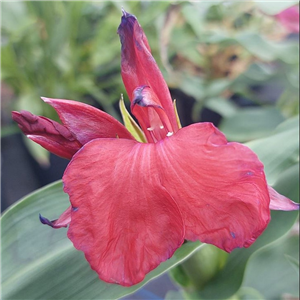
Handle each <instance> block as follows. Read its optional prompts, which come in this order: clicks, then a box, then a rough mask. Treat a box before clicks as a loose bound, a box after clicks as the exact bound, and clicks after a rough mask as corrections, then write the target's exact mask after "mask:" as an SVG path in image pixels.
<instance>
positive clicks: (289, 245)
mask: <svg viewBox="0 0 300 300" xmlns="http://www.w3.org/2000/svg"><path fill="white" fill-rule="evenodd" d="M287 255H288V256H289V257H291V258H293V259H294V260H296V259H297V257H298V255H299V236H288V237H284V238H283V239H280V240H278V241H276V242H275V243H272V244H270V245H268V246H266V247H264V248H262V249H260V250H259V251H257V252H256V253H255V254H253V256H252V257H251V258H250V260H249V262H248V264H247V267H246V272H245V276H244V281H243V287H251V288H254V289H256V290H257V291H259V292H260V293H261V294H262V295H263V296H264V297H265V298H266V299H280V298H281V296H282V295H283V294H290V295H293V296H296V297H299V278H298V276H296V273H295V270H294V268H293V266H292V265H291V264H290V262H289V261H288V260H287V258H286V256H287Z"/></svg>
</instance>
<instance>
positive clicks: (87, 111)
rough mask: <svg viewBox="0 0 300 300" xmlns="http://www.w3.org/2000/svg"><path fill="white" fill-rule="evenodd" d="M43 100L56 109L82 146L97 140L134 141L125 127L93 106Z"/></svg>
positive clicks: (65, 101)
mask: <svg viewBox="0 0 300 300" xmlns="http://www.w3.org/2000/svg"><path fill="white" fill-rule="evenodd" d="M42 99H43V100H44V101H45V102H47V103H48V104H50V105H51V106H52V107H54V108H55V110H56V111H57V113H58V115H59V118H60V119H61V121H62V123H63V124H64V125H65V126H66V127H67V128H68V129H69V130H70V131H71V132H72V133H73V135H74V136H75V137H76V138H77V140H78V141H79V142H80V143H82V144H86V143H87V142H89V141H91V140H93V139H96V138H116V137H118V138H124V139H133V137H132V135H131V134H130V133H129V131H128V130H127V129H126V128H125V126H124V125H122V124H121V123H120V122H119V121H117V120H116V119H114V118H113V117H112V116H110V115H109V114H107V113H105V112H103V111H101V110H99V109H97V108H95V107H93V106H91V105H88V104H84V103H81V102H77V101H72V100H62V99H49V98H42Z"/></svg>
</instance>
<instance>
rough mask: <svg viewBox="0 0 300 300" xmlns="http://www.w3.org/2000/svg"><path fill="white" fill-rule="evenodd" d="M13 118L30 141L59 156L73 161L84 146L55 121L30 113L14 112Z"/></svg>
mask: <svg viewBox="0 0 300 300" xmlns="http://www.w3.org/2000/svg"><path fill="white" fill-rule="evenodd" d="M12 118H13V120H14V121H15V122H17V123H18V126H19V127H20V129H21V130H22V131H23V133H24V134H25V135H27V137H28V138H29V139H31V140H33V141H34V142H36V143H38V144H39V145H41V146H42V147H44V148H45V149H47V150H48V151H50V152H52V153H54V154H56V155H58V156H61V157H64V158H67V159H71V158H72V156H73V155H74V154H75V153H76V152H77V151H78V150H79V149H80V148H81V146H82V144H81V143H80V142H79V141H77V140H76V139H75V137H74V136H73V135H72V133H71V132H70V131H69V129H68V128H66V127H65V126H63V125H61V124H59V123H57V122H55V121H53V120H50V119H48V118H45V117H39V116H36V115H33V114H32V113H30V112H28V111H21V112H16V111H13V112H12Z"/></svg>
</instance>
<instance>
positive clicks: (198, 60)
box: [1, 1, 299, 299]
mask: <svg viewBox="0 0 300 300" xmlns="http://www.w3.org/2000/svg"><path fill="white" fill-rule="evenodd" d="M296 3H298V1H291V2H272V3H271V2H259V1H247V2H235V1H226V2H224V1H213V2H184V1H182V2H174V3H172V2H163V1H154V2H147V1H143V2H139V1H135V2H133V1H132V2H131V1H124V2H122V1H118V2H88V1H85V2H79V1H73V2H72V1H70V2H69V1H53V2H50V1H48V2H42V1H41V2H40V1H26V2H1V127H2V130H1V142H2V150H1V156H2V157H1V158H2V165H1V167H2V177H1V180H2V181H1V183H2V184H1V196H2V197H1V198H2V211H3V210H5V209H6V208H7V207H9V206H10V205H11V204H13V203H14V202H15V201H17V200H18V199H20V198H21V197H23V196H24V195H26V194H28V193H30V192H31V191H33V190H35V189H37V188H39V187H42V186H44V185H46V184H48V183H50V182H53V181H55V180H58V179H61V177H62V174H63V171H64V169H65V167H66V165H67V164H68V161H67V160H64V159H61V158H58V157H56V156H54V155H51V154H49V153H48V152H47V151H45V150H44V149H42V148H41V147H40V146H38V145H36V144H34V143H32V142H31V141H30V140H28V139H27V138H26V137H24V136H23V135H22V134H21V133H20V130H19V129H18V127H17V126H16V124H15V123H13V122H12V119H11V111H13V110H18V111H19V110H28V111H30V112H32V113H34V114H36V115H43V116H47V117H48V118H51V119H54V120H58V117H57V115H56V113H55V111H54V110H53V109H52V108H51V107H50V106H48V105H47V104H45V103H43V102H42V101H41V99H40V97H41V96H45V97H50V98H51V97H52V98H60V99H72V100H77V101H82V102H85V103H88V104H91V105H94V106H96V107H98V108H100V109H102V110H104V111H106V112H108V113H109V114H111V115H112V116H114V117H115V118H117V119H119V120H121V118H120V113H119V109H118V101H119V99H120V95H121V94H123V93H124V98H125V101H127V105H128V97H127V95H126V92H125V88H124V86H123V83H122V80H121V76H120V42H119V37H118V35H117V27H118V24H119V22H120V18H121V8H122V7H123V8H124V9H125V10H127V11H128V12H130V13H132V14H134V15H136V16H137V17H138V19H139V22H140V23H141V25H142V27H143V28H144V31H145V33H146V35H147V37H148V40H149V44H150V46H151V48H152V53H153V56H154V57H155V59H156V61H157V63H158V64H159V66H160V68H161V70H162V72H163V74H164V76H165V79H166V81H167V83H168V86H169V88H170V91H171V94H172V98H173V99H176V100H177V108H178V111H179V116H180V119H181V123H182V125H183V126H186V125H189V124H191V123H194V122H206V121H209V122H213V123H214V124H215V125H216V126H218V127H219V128H220V129H221V130H222V131H223V132H224V133H225V134H226V136H227V138H228V140H231V141H238V142H249V141H252V140H255V139H258V138H263V137H267V136H268V135H270V134H271V132H272V131H273V130H274V129H275V128H276V127H277V126H278V125H279V124H280V123H282V122H283V121H285V120H287V119H289V118H291V117H293V116H296V115H298V114H299V56H298V52H299V47H298V46H299V6H298V5H296ZM159 282H161V285H162V286H161V295H158V294H159V289H160V288H159ZM154 284H155V286H156V292H157V291H158V292H157V293H156V295H154V294H151V292H149V290H151V288H150V289H148V290H140V291H139V292H138V293H137V294H136V296H130V297H129V298H133V297H136V299H139V298H141V299H147V298H151V299H160V298H159V297H163V296H164V293H165V291H166V290H169V289H171V288H172V286H173V285H172V283H171V282H169V281H168V279H165V281H160V280H158V281H155V283H154ZM150 285H151V284H150ZM145 293H146V294H145ZM149 293H150V294H149Z"/></svg>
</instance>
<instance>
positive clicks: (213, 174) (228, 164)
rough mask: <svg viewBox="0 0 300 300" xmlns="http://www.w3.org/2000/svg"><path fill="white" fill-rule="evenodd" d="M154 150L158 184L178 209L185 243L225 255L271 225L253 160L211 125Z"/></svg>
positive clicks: (184, 132)
mask: <svg viewBox="0 0 300 300" xmlns="http://www.w3.org/2000/svg"><path fill="white" fill-rule="evenodd" d="M156 145H157V146H158V147H157V150H158V151H159V153H158V156H157V157H158V158H159V160H160V165H161V167H160V172H161V184H162V185H163V186H164V187H165V188H166V190H167V191H168V192H169V193H170V195H171V196H172V198H173V199H174V200H175V201H176V202H177V204H178V206H179V208H180V211H181V213H182V215H183V219H184V222H185V228H186V236H185V237H186V239H189V240H196V239H200V240H201V241H202V242H206V243H210V244H214V245H216V246H217V247H219V248H221V249H224V250H225V251H228V252H230V251H232V250H233V249H234V248H237V247H248V246H250V245H251V244H252V243H253V242H254V241H255V239H256V238H257V237H258V236H259V235H260V234H261V233H262V231H263V230H264V229H265V228H266V226H267V224H268V222H269V219H270V209H269V203H270V197H269V193H268V187H267V183H266V180H265V175H264V169H263V165H262V163H261V162H260V161H259V160H258V158H257V156H256V155H255V154H254V153H253V152H252V151H251V150H250V149H249V148H247V147H245V146H243V145H242V144H239V143H227V141H226V138H225V136H224V135H223V134H222V133H221V132H220V131H219V130H218V129H216V128H215V127H214V126H213V125H212V124H211V123H198V124H194V125H191V126H189V127H185V128H183V129H181V130H179V131H178V132H177V133H176V134H175V135H173V136H171V137H170V138H167V139H165V140H163V141H162V142H161V143H157V144H156ZM159 146H160V147H159Z"/></svg>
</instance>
